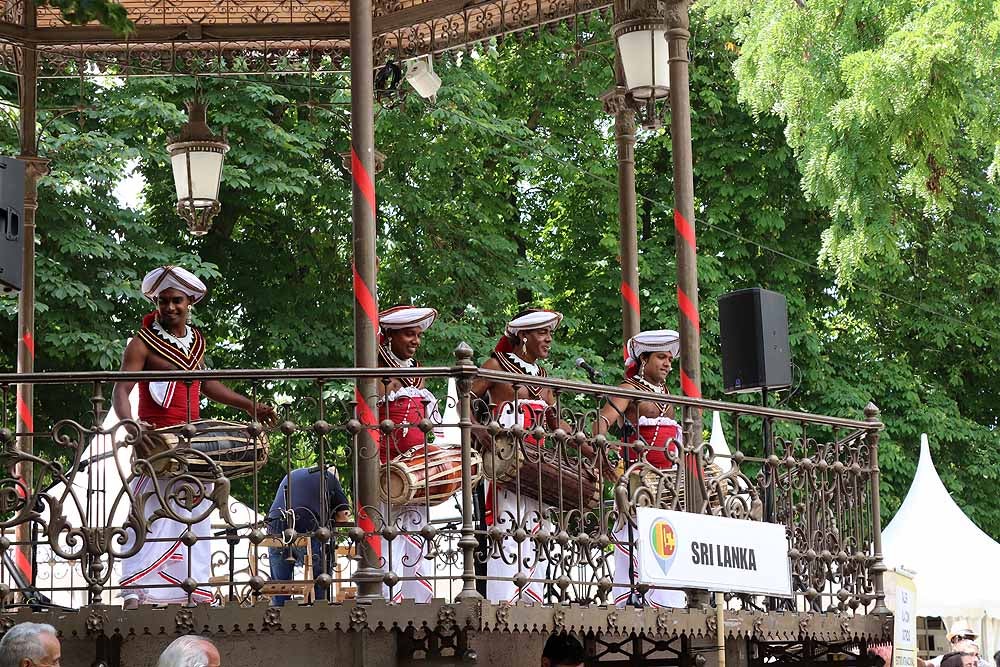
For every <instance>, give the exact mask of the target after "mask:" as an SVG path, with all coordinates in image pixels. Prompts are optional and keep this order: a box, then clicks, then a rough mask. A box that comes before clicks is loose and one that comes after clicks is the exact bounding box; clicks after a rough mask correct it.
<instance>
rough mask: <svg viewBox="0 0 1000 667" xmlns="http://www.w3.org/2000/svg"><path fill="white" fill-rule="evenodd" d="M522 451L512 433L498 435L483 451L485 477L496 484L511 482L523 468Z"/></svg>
mask: <svg viewBox="0 0 1000 667" xmlns="http://www.w3.org/2000/svg"><path fill="white" fill-rule="evenodd" d="M521 463H522V456H521V449H520V447H518V445H517V441H516V440H514V437H513V436H511V434H510V433H504V432H501V433H497V434H496V436H494V438H493V442H492V444H491V445H489V446H487V447H486V449H485V450H483V456H482V464H483V467H482V469H483V476H484V477H486V479H489V480H492V481H495V482H498V483H500V482H510V481H512V480H513V479H514V478H515V477H516V476H517V471H518V469H519V468H520V467H521Z"/></svg>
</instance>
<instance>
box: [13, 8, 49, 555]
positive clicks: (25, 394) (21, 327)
mask: <svg viewBox="0 0 1000 667" xmlns="http://www.w3.org/2000/svg"><path fill="white" fill-rule="evenodd" d="M35 22H36V16H35V4H34V2H32V1H31V0H26V2H25V4H24V26H25V28H27V29H33V28H34V27H35ZM17 51H18V55H19V58H18V60H19V70H20V72H19V73H20V80H19V82H18V83H19V89H18V94H19V97H20V100H19V101H20V136H21V155H19V156H18V159H20V160H21V161H23V162H25V163H26V164H25V171H24V174H25V175H24V220H23V223H22V229H21V234H22V239H23V244H24V245H23V248H22V252H23V255H22V266H21V293H20V294H19V295H18V303H17V331H18V343H17V372H18V373H33V372H34V370H35V211H36V210H37V208H38V179H39V178H41V177H42V176H44V175H45V174H47V173H48V163H49V161H48V160H45V159H42V158H39V157H38V137H37V132H36V127H35V125H36V123H37V115H38V104H37V100H38V85H37V84H38V53H37V51H35V50H34V49H31V48H27V49H18V50H17ZM34 394H35V392H34V387H33V386H32V385H27V384H21V385H18V387H17V427H16V428H17V433H22V434H23V433H30V432H31V431H33V430H34V418H33V415H34V409H35V396H34ZM17 445H18V448H20V449H21V451H23V452H25V453H27V454H32V453H33V452H34V443H33V441H32V438H31V436H26V435H22V436H20V437H19V438H18V443H17ZM17 473H18V476H19V477H20V478H21V479H22V480H23V483H24V484H25V486H26V487H27V488H26V489H25V490H26V494H25V495H26V497H29V498H30V497H31V491H32V487H33V485H34V479H33V475H34V470H33V467H32V465H31V462H30V461H25V462H22V463H21V465H20V468H19V470H18V471H17ZM29 528H30V524H27V523H25V524H23V525H22V526H19V527H18V535H17V538H18V541H20V542H22V543H27V542H30V540H31V535H30V531H29ZM21 551H22V552H23V553H24V554H25V556H26V557H27V561H26V562H31V560H30V551H31V549H30V546H22V548H21Z"/></svg>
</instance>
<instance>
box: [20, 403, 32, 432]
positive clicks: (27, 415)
mask: <svg viewBox="0 0 1000 667" xmlns="http://www.w3.org/2000/svg"><path fill="white" fill-rule="evenodd" d="M17 416H18V417H20V418H21V423H22V424H24V427H25V428H26V429H28V431H34V430H35V420H34V419H33V418H32V416H31V410H29V409H28V406H27V404H25V402H24V399H22V398H21V397H20V396H18V397H17Z"/></svg>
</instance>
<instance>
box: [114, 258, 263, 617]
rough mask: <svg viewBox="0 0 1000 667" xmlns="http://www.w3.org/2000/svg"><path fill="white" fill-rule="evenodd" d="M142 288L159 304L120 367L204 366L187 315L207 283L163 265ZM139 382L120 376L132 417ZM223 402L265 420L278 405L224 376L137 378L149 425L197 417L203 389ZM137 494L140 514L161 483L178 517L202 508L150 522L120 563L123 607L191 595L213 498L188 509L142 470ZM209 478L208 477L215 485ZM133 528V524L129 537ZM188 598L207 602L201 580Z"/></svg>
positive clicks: (155, 504)
mask: <svg viewBox="0 0 1000 667" xmlns="http://www.w3.org/2000/svg"><path fill="white" fill-rule="evenodd" d="M142 293H143V294H144V295H145V296H146V298H147V299H149V300H150V301H152V302H153V303H154V304H156V310H154V311H153V312H151V313H149V314H147V315H146V316H145V317H144V318H143V321H142V327H141V328H140V329H139V331H138V332H137V333H136V335H135V337H133V338H132V340H131V341H130V342H129V344H128V346H126V348H125V356H124V359H123V360H122V367H121V369H122V370H123V371H177V370H183V371H193V370H200V369H203V368H204V357H205V338H204V337H203V336H202V334H201V332H200V331H198V329H196V328H195V327H193V326H191V325H190V324H189V322H188V320H189V316H190V310H191V306H192V305H194V304H195V303H197V302H199V301H201V300H202V299H203V298H204V297H205V293H206V288H205V283H203V282H202V281H201V280H199V279H198V278H197V276H195V275H194V274H192V273H191V272H190V271H186V270H185V269H182V268H181V267H179V266H162V267H160V268H157V269H153V270H152V271H150V272H149V273H148V274H146V277H145V278H144V279H143V281H142ZM135 384H136V383H135V382H119V383H117V384H116V385H115V389H114V397H113V401H114V407H115V412H116V413H117V415H118V417H119V419H123V420H124V419H134V416H133V414H132V405H131V404H130V402H129V394H130V393H131V391H132V388H133V387H134V386H135ZM202 393H204V395H205V396H207V397H208V398H211V399H212V400H214V401H218V402H219V403H224V404H225V405H230V406H232V407H235V408H239V409H241V410H245V411H246V412H247V413H248V414H250V415H251V416H252V417H254V418H255V419H257V420H258V421H261V422H264V423H271V422H273V421H274V419H275V414H274V409H273V408H272V407H270V406H268V405H265V404H263V403H254V401H252V400H251V399H249V398H247V397H246V396H244V395H242V394H239V393H237V392H235V391H233V390H232V389H229V388H228V387H226V386H225V385H224V384H222V383H221V382H218V381H216V380H208V381H206V382H204V383H200V382H198V381H194V382H191V383H190V385H186V384H182V383H178V382H140V383H139V420H140V421H142V422H144V423H145V424H146V425H147V427H149V426H151V427H153V428H164V427H168V426H176V425H178V424H184V423H187V422H188V421H194V420H196V419H198V418H199V403H200V398H201V394H202ZM129 486H130V488H131V490H132V493H133V494H134V497H135V498H136V500H137V501H138V502H140V503H142V514H143V516H144V517H145V518H146V520H147V521H149V518H150V517H152V516H153V514H154V513H155V512H156V511H157V510H159V509H160V503H159V501H158V499H157V493H156V490H157V489H158V490H159V492H160V495H162V496H163V497H164V498H167V499H168V507H169V509H170V510H171V511H172V512H173V513H174V514H175V515H177V516H178V517H181V518H189V519H190V518H194V517H200V516H202V515H205V518H204V519H203V520H201V521H197V522H195V523H193V524H190V526H189V524H187V523H182V522H179V521H175V520H174V519H171V518H168V517H158V518H156V519H155V520H153V521H152V522H150V523H148V524H147V527H148V532H147V534H146V541H145V542H144V544H143V545H142V547H141V548H140V550H139V551H138V553H136V554H135V555H134V556H132V557H131V558H127V559H125V560H124V562H123V563H122V578H121V586H122V590H121V591H120V595H121V597H122V598H123V599H124V606H125V608H126V609H134V608H135V607H138V606H139V604H142V603H150V604H167V603H183V602H187V601H188V594H187V593H186V592H185V591H184V590H183V589H182V588H181V585H182V583H183V582H184V580H185V579H188V578H190V579H193V580H194V581H195V582H196V583H197V584H202V585H204V584H206V583H207V582H208V579H209V576H210V574H211V543H210V541H209V537H210V523H209V518H208V515H209V510H211V501H210V500H208V499H204V498H203V499H202V500H201V502H200V503H198V504H197V505H196V506H195V507H194V508H193V509H190V510H188V509H185V508H184V507H183V506H182V505H181V504H180V503H179V502H177V501H176V500H172V501H171V499H169V497H168V496H167V493H168V491H167V489H168V488H169V482H168V481H166V480H161V479H157V478H150V477H148V476H146V475H140V476H139V477H136V478H135V479H133V480H132V481H131V482H130V485H129ZM211 490H212V485H210V484H209V485H206V492H207V493H210V492H211ZM189 527H190V530H191V532H192V533H193V534H194V535H195V536H197V537H198V541H197V542H196V543H195V544H194V545H193V546H190V547H188V546H186V545H185V544H183V542H182V541H181V537H182V535H183V534H184V533H185V531H187V530H188V529H189ZM134 540H135V535H134V533H133V532H132V531H129V543H128V545H127V546H126V548H130V547H131V545H132V544H134V543H135V542H134ZM191 599H192V600H193V601H194V602H198V603H209V602H211V601H212V599H213V596H212V594H211V593H210V592H209V591H208V590H206V589H205V588H203V587H202V586H198V587H197V588H196V589H195V590H194V591H193V592H192V593H191Z"/></svg>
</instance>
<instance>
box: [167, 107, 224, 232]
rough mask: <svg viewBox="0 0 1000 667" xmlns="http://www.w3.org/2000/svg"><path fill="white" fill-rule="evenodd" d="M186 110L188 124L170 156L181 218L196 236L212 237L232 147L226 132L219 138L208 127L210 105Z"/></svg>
mask: <svg viewBox="0 0 1000 667" xmlns="http://www.w3.org/2000/svg"><path fill="white" fill-rule="evenodd" d="M185 106H186V107H187V110H188V122H186V123H185V124H184V125H183V126H182V127H181V132H180V134H179V135H178V136H177V137H176V138H172V139H170V143H169V144H167V152H168V153H170V166H171V167H172V168H173V172H174V187H175V188H176V190H177V214H178V215H180V216H181V217H182V218H184V220H186V221H187V223H188V230H190V232H191V233H192V234H194V235H195V236H202V235H204V234H207V233H208V228H209V227H211V226H212V218H214V217H215V215H216V214H217V213H218V212H219V210H220V209H221V208H222V206H221V204H219V182H220V181H221V180H222V162H223V160H224V159H225V155H226V152H228V151H229V144H228V143H227V142H226V132H225V130H223V132H222V136H216V135H214V134H213V133H212V130H211V129H210V128H209V127H208V123H207V122H206V119H205V108H206V107H207V106H208V105H207V104H206V103H205V102H203V101H202V100H201V98H200V97H196V98H195V99H193V100H189V101H188V102H186V103H185Z"/></svg>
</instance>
